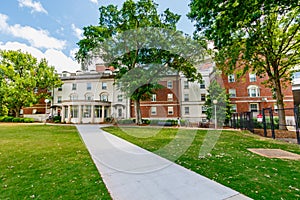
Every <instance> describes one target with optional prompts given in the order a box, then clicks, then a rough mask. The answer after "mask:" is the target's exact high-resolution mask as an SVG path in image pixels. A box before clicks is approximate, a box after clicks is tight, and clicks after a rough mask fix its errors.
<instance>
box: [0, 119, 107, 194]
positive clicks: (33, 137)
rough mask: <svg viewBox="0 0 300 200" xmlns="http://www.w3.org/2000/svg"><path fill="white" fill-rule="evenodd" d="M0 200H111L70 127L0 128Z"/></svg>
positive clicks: (21, 126)
mask: <svg viewBox="0 0 300 200" xmlns="http://www.w3.org/2000/svg"><path fill="white" fill-rule="evenodd" d="M0 162H1V165H0V199H111V197H110V195H109V193H108V191H107V189H106V187H105V185H104V183H103V181H102V179H101V177H100V175H99V173H98V171H97V169H96V167H95V165H94V163H93V162H92V160H91V158H90V155H89V153H88V151H87V150H86V148H85V146H84V144H83V142H82V141H81V140H80V137H79V135H78V133H77V130H76V128H75V127H71V126H63V127H62V126H46V125H16V124H15V125H3V124H0Z"/></svg>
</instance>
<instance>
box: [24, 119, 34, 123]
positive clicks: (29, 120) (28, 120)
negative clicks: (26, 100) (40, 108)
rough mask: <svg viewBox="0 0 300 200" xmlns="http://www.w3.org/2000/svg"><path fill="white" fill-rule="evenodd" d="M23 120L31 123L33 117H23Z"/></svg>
mask: <svg viewBox="0 0 300 200" xmlns="http://www.w3.org/2000/svg"><path fill="white" fill-rule="evenodd" d="M24 122H25V123H33V122H34V119H32V118H24Z"/></svg>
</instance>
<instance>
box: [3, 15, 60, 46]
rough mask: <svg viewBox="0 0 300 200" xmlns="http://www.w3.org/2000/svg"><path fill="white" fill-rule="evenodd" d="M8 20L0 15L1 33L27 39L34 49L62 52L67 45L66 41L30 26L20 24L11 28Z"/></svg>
mask: <svg viewBox="0 0 300 200" xmlns="http://www.w3.org/2000/svg"><path fill="white" fill-rule="evenodd" d="M7 20H8V16H6V15H3V14H1V13H0V32H3V33H6V34H11V35H13V36H15V37H18V38H22V39H25V40H27V41H28V42H29V43H30V44H31V45H32V46H34V47H37V48H53V49H58V50H61V49H63V48H64V47H65V45H66V41H63V40H58V39H56V38H54V37H51V36H50V35H49V32H48V31H46V30H42V29H40V30H37V29H35V28H32V27H30V26H21V25H20V24H15V25H12V26H10V25H9V24H7Z"/></svg>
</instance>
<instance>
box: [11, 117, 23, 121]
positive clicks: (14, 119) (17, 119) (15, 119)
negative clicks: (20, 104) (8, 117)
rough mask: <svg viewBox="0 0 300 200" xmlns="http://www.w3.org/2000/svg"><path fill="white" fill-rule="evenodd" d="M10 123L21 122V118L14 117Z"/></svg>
mask: <svg viewBox="0 0 300 200" xmlns="http://www.w3.org/2000/svg"><path fill="white" fill-rule="evenodd" d="M12 122H21V118H19V117H15V118H13V119H12Z"/></svg>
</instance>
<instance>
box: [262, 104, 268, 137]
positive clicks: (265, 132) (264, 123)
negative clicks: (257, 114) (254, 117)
mask: <svg viewBox="0 0 300 200" xmlns="http://www.w3.org/2000/svg"><path fill="white" fill-rule="evenodd" d="M265 110H266V109H265V108H263V109H262V116H263V119H262V123H263V126H264V136H265V137H267V123H266V115H265Z"/></svg>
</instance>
